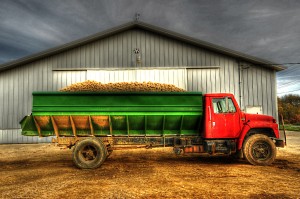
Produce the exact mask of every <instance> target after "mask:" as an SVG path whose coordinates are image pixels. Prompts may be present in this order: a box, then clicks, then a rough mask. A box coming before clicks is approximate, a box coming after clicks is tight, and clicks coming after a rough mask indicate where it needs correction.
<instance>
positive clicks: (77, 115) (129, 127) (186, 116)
mask: <svg viewBox="0 0 300 199" xmlns="http://www.w3.org/2000/svg"><path fill="white" fill-rule="evenodd" d="M202 113H203V107H202V93H200V92H180V93H177V92H171V93H162V92H161V93H124V92H122V93H107V92H106V93H87V92H78V93H77V92H75V93H67V92H34V93H33V107H32V115H31V116H27V117H25V118H24V119H23V120H22V121H21V122H20V123H21V126H22V134H23V135H28V136H32V135H40V136H51V135H55V134H58V135H59V136H89V135H95V136H109V135H111V136H170V135H178V136H180V135H198V134H199V127H200V125H199V124H200V122H201V119H202ZM55 131H56V132H55Z"/></svg>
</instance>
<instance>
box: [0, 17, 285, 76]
mask: <svg viewBox="0 0 300 199" xmlns="http://www.w3.org/2000/svg"><path fill="white" fill-rule="evenodd" d="M134 28H140V29H143V30H147V31H150V32H153V33H157V34H160V35H164V36H166V37H169V38H173V39H176V40H180V41H183V42H186V43H189V44H192V45H195V46H198V47H201V48H205V49H208V50H211V51H214V52H218V53H222V54H225V55H228V56H231V57H234V58H236V59H238V60H241V61H243V60H244V61H247V62H250V63H253V64H255V65H261V66H262V67H267V68H271V69H274V70H276V71H281V70H284V69H286V67H285V66H283V65H280V64H276V63H274V62H271V61H268V60H264V59H260V58H257V57H254V56H250V55H247V54H244V53H241V52H238V51H235V50H231V49H228V48H225V47H222V46H218V45H215V44H212V43H209V42H206V41H202V40H199V39H195V38H192V37H189V36H186V35H182V34H179V33H176V32H173V31H170V30H166V29H164V28H161V27H157V26H154V25H150V24H147V23H144V22H141V21H134V22H129V23H126V24H123V25H120V26H117V27H114V28H111V29H108V30H105V31H103V32H99V33H97V34H94V35H91V36H88V37H85V38H82V39H78V40H75V41H73V42H70V43H66V44H63V45H61V46H58V47H54V48H50V49H48V50H45V51H42V52H39V53H36V54H33V55H29V56H26V57H23V58H20V59H17V60H14V61H11V62H8V63H4V64H1V65H0V71H4V70H8V69H11V68H14V67H18V66H20V65H23V64H27V63H30V62H33V61H36V60H38V59H42V58H44V57H48V56H51V55H54V54H58V53H60V52H63V51H66V50H68V49H72V48H75V47H78V46H81V45H84V44H87V43H90V42H93V41H96V40H98V39H102V38H105V37H108V36H111V35H114V34H117V33H120V32H123V31H126V30H130V29H134Z"/></svg>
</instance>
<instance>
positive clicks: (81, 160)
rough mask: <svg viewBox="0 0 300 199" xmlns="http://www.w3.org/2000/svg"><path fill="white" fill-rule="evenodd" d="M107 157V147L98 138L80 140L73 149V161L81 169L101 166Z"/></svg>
mask: <svg viewBox="0 0 300 199" xmlns="http://www.w3.org/2000/svg"><path fill="white" fill-rule="evenodd" d="M106 157H107V149H106V147H105V145H104V144H103V142H102V141H101V140H100V139H97V138H90V139H85V140H81V141H79V142H78V143H77V144H76V145H75V148H74V151H73V162H74V164H75V165H76V166H77V167H78V168H80V169H94V168H97V167H99V166H100V165H101V164H102V163H103V162H104V160H105V159H106Z"/></svg>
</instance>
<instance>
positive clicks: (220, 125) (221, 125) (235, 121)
mask: <svg viewBox="0 0 300 199" xmlns="http://www.w3.org/2000/svg"><path fill="white" fill-rule="evenodd" d="M211 99H212V101H211V103H212V113H211V114H212V117H211V135H212V138H237V137H238V135H239V132H240V130H241V129H240V116H239V113H238V112H237V108H236V107H235V106H234V103H233V101H232V99H231V98H230V97H213V98H211Z"/></svg>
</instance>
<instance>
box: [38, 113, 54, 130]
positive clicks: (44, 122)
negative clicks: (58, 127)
mask: <svg viewBox="0 0 300 199" xmlns="http://www.w3.org/2000/svg"><path fill="white" fill-rule="evenodd" d="M34 118H35V120H36V122H37V123H38V125H39V126H40V127H41V129H45V128H47V126H48V125H49V124H50V123H51V122H50V117H49V116H34Z"/></svg>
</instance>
